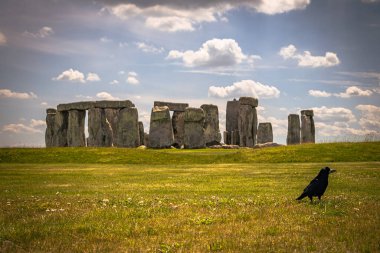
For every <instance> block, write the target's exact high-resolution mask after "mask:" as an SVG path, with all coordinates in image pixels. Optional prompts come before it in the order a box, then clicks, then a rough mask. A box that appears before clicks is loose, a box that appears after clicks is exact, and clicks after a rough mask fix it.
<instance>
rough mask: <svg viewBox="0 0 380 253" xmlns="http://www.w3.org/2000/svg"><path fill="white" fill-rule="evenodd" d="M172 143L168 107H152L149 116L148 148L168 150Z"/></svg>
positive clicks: (172, 137) (172, 136) (171, 128)
mask: <svg viewBox="0 0 380 253" xmlns="http://www.w3.org/2000/svg"><path fill="white" fill-rule="evenodd" d="M173 142H174V135H173V127H172V121H171V120H170V112H169V107H167V106H154V107H153V108H152V112H151V115H150V128H149V147H151V148H169V147H170V146H171V145H172V144H173Z"/></svg>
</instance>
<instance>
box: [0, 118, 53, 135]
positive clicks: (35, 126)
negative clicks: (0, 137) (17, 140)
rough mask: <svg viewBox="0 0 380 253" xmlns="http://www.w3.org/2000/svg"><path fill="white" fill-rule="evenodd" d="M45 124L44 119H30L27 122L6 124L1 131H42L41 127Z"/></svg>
mask: <svg viewBox="0 0 380 253" xmlns="http://www.w3.org/2000/svg"><path fill="white" fill-rule="evenodd" d="M45 126H46V122H45V121H44V120H36V119H31V120H30V122H29V124H24V123H16V124H6V125H4V126H3V127H2V128H1V132H10V133H32V134H33V133H43V128H44V127H45Z"/></svg>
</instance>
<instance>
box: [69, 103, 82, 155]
mask: <svg viewBox="0 0 380 253" xmlns="http://www.w3.org/2000/svg"><path fill="white" fill-rule="evenodd" d="M85 117H86V111H84V110H70V111H69V120H68V128H67V144H68V146H69V147H85V146H86V140H85V135H84V121H85Z"/></svg>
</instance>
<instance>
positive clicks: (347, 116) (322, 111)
mask: <svg viewBox="0 0 380 253" xmlns="http://www.w3.org/2000/svg"><path fill="white" fill-rule="evenodd" d="M312 109H313V110H314V118H315V119H316V122H333V123H335V122H349V123H352V122H356V117H355V115H354V114H353V113H352V111H351V110H350V109H347V108H344V107H330V108H329V107H326V106H322V107H314V108H312Z"/></svg>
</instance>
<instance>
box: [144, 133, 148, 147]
mask: <svg viewBox="0 0 380 253" xmlns="http://www.w3.org/2000/svg"><path fill="white" fill-rule="evenodd" d="M144 145H145V146H146V147H149V134H148V133H144Z"/></svg>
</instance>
